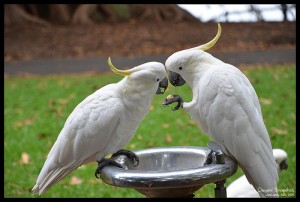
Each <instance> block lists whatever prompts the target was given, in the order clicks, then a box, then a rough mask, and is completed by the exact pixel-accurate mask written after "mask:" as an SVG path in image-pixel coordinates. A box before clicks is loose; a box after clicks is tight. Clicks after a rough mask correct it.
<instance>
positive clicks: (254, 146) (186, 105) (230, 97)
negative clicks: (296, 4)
mask: <svg viewBox="0 0 300 202" xmlns="http://www.w3.org/2000/svg"><path fill="white" fill-rule="evenodd" d="M220 35H221V25H220V24H218V33H217V35H216V36H215V38H214V39H213V40H212V41H210V42H208V43H206V44H204V45H201V46H198V47H195V48H191V49H186V50H182V51H178V52H176V53H174V54H172V55H171V56H170V57H169V58H168V59H167V60H166V62H165V66H166V69H167V71H168V78H169V81H170V83H171V84H172V85H174V86H180V85H183V84H184V83H185V82H187V83H188V85H189V86H190V87H191V89H192V93H193V99H192V101H191V102H184V101H183V100H182V98H181V97H180V96H179V95H172V96H171V95H170V96H168V97H167V98H166V99H165V100H164V102H163V104H164V105H169V104H171V103H174V102H178V105H177V106H176V107H174V108H173V110H178V109H179V108H180V107H182V108H183V109H184V110H185V111H187V112H188V113H189V114H190V115H191V117H192V119H194V120H196V121H197V122H198V123H199V126H200V128H201V129H202V131H203V132H204V133H205V134H207V135H209V136H211V137H213V138H214V140H215V141H216V142H217V143H218V144H219V145H221V146H222V147H223V152H224V153H225V154H226V155H228V156H230V157H232V158H234V159H235V160H236V161H237V162H238V164H239V166H240V167H241V168H242V170H243V171H244V173H245V175H246V177H247V179H248V181H249V182H250V183H251V184H252V185H253V186H254V187H255V189H258V188H259V189H260V190H262V191H261V192H260V194H261V196H263V197H272V196H275V197H276V196H277V192H276V187H277V181H278V175H277V170H276V163H275V159H274V156H273V154H272V145H271V141H270V137H269V135H268V131H267V129H266V126H265V124H264V120H263V116H262V112H261V107H260V104H259V100H258V97H257V95H256V92H255V90H254V88H253V86H252V85H251V83H250V81H249V80H248V79H247V77H246V76H245V75H244V74H243V73H242V72H241V71H240V70H239V69H238V68H236V67H234V66H233V65H230V64H227V63H224V62H222V61H221V60H219V59H217V58H215V57H213V56H212V55H211V54H209V53H207V52H205V50H208V49H209V48H211V47H212V46H213V45H214V44H215V43H216V42H217V40H218V39H219V37H220ZM263 191H265V192H263Z"/></svg>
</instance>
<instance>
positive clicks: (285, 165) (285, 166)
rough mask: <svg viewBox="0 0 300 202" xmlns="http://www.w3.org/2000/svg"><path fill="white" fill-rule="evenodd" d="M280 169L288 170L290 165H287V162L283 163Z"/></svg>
mask: <svg viewBox="0 0 300 202" xmlns="http://www.w3.org/2000/svg"><path fill="white" fill-rule="evenodd" d="M279 167H280V170H283V169H287V168H288V164H287V162H286V160H284V161H282V162H281V163H280V164H279Z"/></svg>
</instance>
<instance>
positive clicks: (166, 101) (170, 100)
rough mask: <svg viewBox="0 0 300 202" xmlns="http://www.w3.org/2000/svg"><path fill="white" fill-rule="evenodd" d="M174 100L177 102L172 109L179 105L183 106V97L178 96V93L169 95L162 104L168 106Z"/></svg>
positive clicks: (176, 108) (177, 107)
mask: <svg viewBox="0 0 300 202" xmlns="http://www.w3.org/2000/svg"><path fill="white" fill-rule="evenodd" d="M174 102H178V104H177V105H176V106H175V107H174V108H172V110H173V111H175V110H178V109H179V108H180V107H182V106H183V102H184V101H183V99H182V98H181V97H180V96H179V95H173V94H172V95H169V96H168V97H167V98H166V99H165V100H164V101H163V103H162V104H163V105H164V106H168V105H170V104H172V103H174Z"/></svg>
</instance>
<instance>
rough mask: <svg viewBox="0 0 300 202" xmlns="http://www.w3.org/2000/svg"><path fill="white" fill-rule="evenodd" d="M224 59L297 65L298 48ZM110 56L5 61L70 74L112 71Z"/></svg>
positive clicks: (18, 68)
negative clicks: (108, 61)
mask: <svg viewBox="0 0 300 202" xmlns="http://www.w3.org/2000/svg"><path fill="white" fill-rule="evenodd" d="M213 55H214V56H215V57H217V58H219V59H220V60H222V61H224V62H226V63H230V64H233V65H236V66H238V65H240V64H246V65H247V64H251V65H252V64H296V49H278V50H269V51H255V52H236V53H232V52H231V53H216V54H213ZM167 57H168V56H142V57H136V58H128V57H112V62H113V64H114V65H115V66H116V67H118V68H120V69H122V68H121V67H124V68H126V67H133V66H136V65H139V64H142V63H145V62H150V61H157V62H162V63H163V64H164V63H165V61H166V59H167ZM107 58H108V57H98V58H81V59H78V58H74V59H73V58H72V59H41V60H32V61H18V62H17V61H10V62H5V63H4V73H5V75H10V76H15V75H19V74H39V75H45V74H68V73H82V72H87V71H94V72H105V71H110V68H109V67H108V65H107Z"/></svg>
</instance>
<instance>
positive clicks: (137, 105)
mask: <svg viewBox="0 0 300 202" xmlns="http://www.w3.org/2000/svg"><path fill="white" fill-rule="evenodd" d="M155 92H156V88H155V87H154V86H153V87H152V86H149V85H145V84H143V83H134V82H133V81H131V80H129V79H128V78H126V77H125V78H124V79H123V80H122V81H121V82H120V95H121V96H122V98H123V101H124V104H125V105H126V106H128V107H130V108H133V109H134V110H144V109H145V107H146V108H148V107H150V105H151V101H152V98H153V96H154V95H155Z"/></svg>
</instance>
